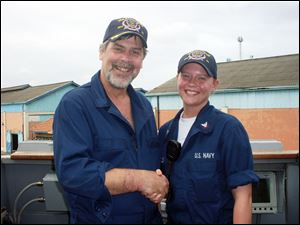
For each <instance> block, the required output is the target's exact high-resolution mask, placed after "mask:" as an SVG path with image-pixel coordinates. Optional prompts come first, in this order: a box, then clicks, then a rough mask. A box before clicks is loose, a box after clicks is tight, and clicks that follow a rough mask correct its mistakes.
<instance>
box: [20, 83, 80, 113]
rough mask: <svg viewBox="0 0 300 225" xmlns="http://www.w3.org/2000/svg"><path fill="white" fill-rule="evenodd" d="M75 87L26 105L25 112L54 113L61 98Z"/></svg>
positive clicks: (53, 93) (63, 89) (65, 88)
mask: <svg viewBox="0 0 300 225" xmlns="http://www.w3.org/2000/svg"><path fill="white" fill-rule="evenodd" d="M74 87H75V86H66V87H64V88H62V89H60V90H57V91H55V92H52V93H51V94H49V95H47V96H45V97H43V98H40V99H38V100H36V101H33V102H30V103H29V104H26V105H25V112H54V111H55V109H56V107H57V105H58V103H59V102H60V100H61V98H62V97H63V96H64V94H66V93H67V92H69V91H70V90H72V89H74Z"/></svg>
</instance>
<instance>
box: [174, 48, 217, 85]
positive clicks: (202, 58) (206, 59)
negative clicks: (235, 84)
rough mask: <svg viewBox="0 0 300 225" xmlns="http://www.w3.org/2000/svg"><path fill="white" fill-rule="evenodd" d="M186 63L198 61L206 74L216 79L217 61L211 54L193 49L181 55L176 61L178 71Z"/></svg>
mask: <svg viewBox="0 0 300 225" xmlns="http://www.w3.org/2000/svg"><path fill="white" fill-rule="evenodd" d="M188 63H198V64H200V65H201V66H203V67H204V69H205V70H206V71H207V73H208V75H209V76H211V77H213V78H215V79H217V63H216V60H215V58H214V57H213V55H211V54H210V53H208V52H206V51H203V50H194V51H192V52H189V53H187V54H185V55H184V56H182V57H181V59H180V61H179V63H178V71H177V72H178V73H179V72H180V71H181V69H182V67H183V66H184V65H186V64H188Z"/></svg>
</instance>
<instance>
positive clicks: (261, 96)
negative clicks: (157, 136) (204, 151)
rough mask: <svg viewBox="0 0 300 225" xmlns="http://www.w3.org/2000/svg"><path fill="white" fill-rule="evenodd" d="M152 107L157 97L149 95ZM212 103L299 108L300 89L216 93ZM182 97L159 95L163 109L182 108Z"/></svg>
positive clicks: (225, 105)
mask: <svg viewBox="0 0 300 225" xmlns="http://www.w3.org/2000/svg"><path fill="white" fill-rule="evenodd" d="M147 98H148V99H149V101H150V102H151V104H152V107H153V108H155V107H157V97H156V96H147ZM209 100H210V103H211V104H212V105H214V106H215V107H216V108H219V109H220V108H224V107H228V108H239V109H259V108H299V90H296V89H295V90H282V89H280V90H265V91H243V92H226V93H215V94H213V95H212V96H210V99H209ZM181 107H182V101H181V98H180V97H179V96H178V95H172V96H171V95H167V96H159V108H160V109H161V110H169V109H180V108H181Z"/></svg>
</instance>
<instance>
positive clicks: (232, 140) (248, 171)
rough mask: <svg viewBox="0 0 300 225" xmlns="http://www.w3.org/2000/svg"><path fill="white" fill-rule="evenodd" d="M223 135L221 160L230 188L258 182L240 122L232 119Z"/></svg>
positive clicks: (246, 136) (245, 134) (246, 137)
mask: <svg viewBox="0 0 300 225" xmlns="http://www.w3.org/2000/svg"><path fill="white" fill-rule="evenodd" d="M227 128H228V129H227V130H226V132H225V134H226V135H224V142H223V143H224V151H223V160H224V165H225V170H226V176H227V185H228V187H230V188H235V187H237V186H242V185H246V184H249V183H255V182H258V176H257V175H256V174H255V172H254V170H253V156H252V150H251V146H250V142H249V138H248V135H247V133H246V131H245V129H244V127H243V126H242V124H241V123H240V122H239V121H237V120H234V121H232V123H231V124H230V126H228V127H227Z"/></svg>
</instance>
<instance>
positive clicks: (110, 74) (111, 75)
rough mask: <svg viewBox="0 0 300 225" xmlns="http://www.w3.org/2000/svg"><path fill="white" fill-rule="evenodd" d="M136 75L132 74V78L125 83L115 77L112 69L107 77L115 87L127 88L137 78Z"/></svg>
mask: <svg viewBox="0 0 300 225" xmlns="http://www.w3.org/2000/svg"><path fill="white" fill-rule="evenodd" d="M136 76H137V75H135V76H132V77H131V79H129V80H128V81H127V82H126V83H124V82H120V81H119V80H118V78H114V76H113V74H112V71H111V70H110V71H108V73H107V74H106V79H107V80H108V82H109V83H110V84H111V86H113V87H114V88H118V89H125V88H127V87H128V86H129V84H131V82H132V81H133V80H134V79H135V78H136Z"/></svg>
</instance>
